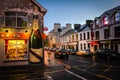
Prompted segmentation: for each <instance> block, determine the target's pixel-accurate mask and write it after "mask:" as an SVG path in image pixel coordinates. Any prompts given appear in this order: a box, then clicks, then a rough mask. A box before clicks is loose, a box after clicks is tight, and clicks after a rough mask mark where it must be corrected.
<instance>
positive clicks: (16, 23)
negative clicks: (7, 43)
mask: <svg viewBox="0 0 120 80" xmlns="http://www.w3.org/2000/svg"><path fill="white" fill-rule="evenodd" d="M27 22H28V18H27V13H23V12H5V27H11V28H24V27H27Z"/></svg>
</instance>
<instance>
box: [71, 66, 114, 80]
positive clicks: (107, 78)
mask: <svg viewBox="0 0 120 80" xmlns="http://www.w3.org/2000/svg"><path fill="white" fill-rule="evenodd" d="M73 68H75V69H77V70H81V71H84V72H87V73H89V74H92V75H95V76H98V77H101V78H104V79H106V80H112V79H111V78H109V77H106V76H103V75H100V74H96V73H92V72H88V71H85V70H82V69H80V68H77V67H76V66H74V67H73Z"/></svg>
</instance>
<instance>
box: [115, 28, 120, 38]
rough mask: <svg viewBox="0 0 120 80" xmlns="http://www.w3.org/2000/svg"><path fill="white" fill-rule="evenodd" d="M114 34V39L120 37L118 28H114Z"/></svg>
mask: <svg viewBox="0 0 120 80" xmlns="http://www.w3.org/2000/svg"><path fill="white" fill-rule="evenodd" d="M114 32H115V38H117V37H120V26H118V27H115V29H114Z"/></svg>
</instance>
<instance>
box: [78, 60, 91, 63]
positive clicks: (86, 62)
mask: <svg viewBox="0 0 120 80" xmlns="http://www.w3.org/2000/svg"><path fill="white" fill-rule="evenodd" d="M78 61H79V62H84V63H90V62H88V61H81V60H78Z"/></svg>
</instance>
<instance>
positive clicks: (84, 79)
mask: <svg viewBox="0 0 120 80" xmlns="http://www.w3.org/2000/svg"><path fill="white" fill-rule="evenodd" d="M65 71H66V72H68V73H70V74H72V75H74V76H76V77H78V78H80V79H82V80H87V79H86V78H84V77H82V76H80V75H77V74H75V73H73V72H71V71H69V70H65Z"/></svg>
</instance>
